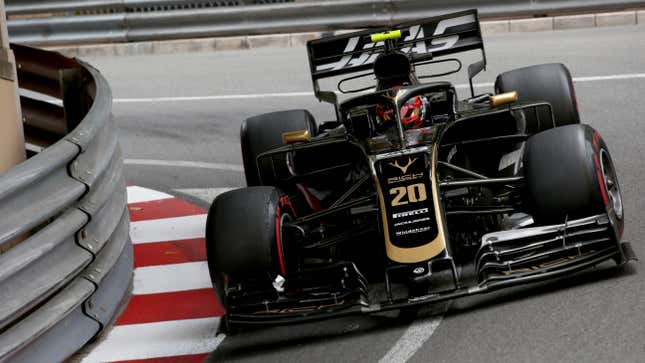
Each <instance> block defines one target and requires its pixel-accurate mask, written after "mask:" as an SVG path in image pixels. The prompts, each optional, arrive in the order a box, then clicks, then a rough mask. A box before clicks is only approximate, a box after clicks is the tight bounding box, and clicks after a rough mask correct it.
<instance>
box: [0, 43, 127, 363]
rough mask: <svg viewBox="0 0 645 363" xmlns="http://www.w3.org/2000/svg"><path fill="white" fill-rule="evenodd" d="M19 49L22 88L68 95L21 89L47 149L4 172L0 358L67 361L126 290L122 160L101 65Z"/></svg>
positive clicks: (30, 137) (33, 133)
mask: <svg viewBox="0 0 645 363" xmlns="http://www.w3.org/2000/svg"><path fill="white" fill-rule="evenodd" d="M12 49H13V51H14V53H15V55H16V65H17V68H18V81H19V84H20V87H21V93H23V92H24V90H28V91H32V92H37V93H38V94H40V95H47V96H48V97H50V98H51V97H53V98H55V99H56V100H58V101H61V102H51V100H49V101H42V100H39V99H37V98H36V94H33V93H32V94H33V95H34V98H32V97H26V96H23V97H21V104H22V108H23V115H24V118H25V134H26V135H25V136H26V139H27V142H29V143H32V144H37V145H40V146H41V147H45V148H44V149H43V151H42V152H40V153H38V154H36V155H33V156H32V157H30V158H29V159H28V160H27V161H25V162H23V163H22V164H19V165H17V166H16V167H14V168H12V169H10V170H9V171H7V172H5V173H2V174H0V215H1V216H2V218H0V362H55V361H62V360H63V359H65V358H66V357H68V356H69V355H71V354H73V353H74V352H76V350H78V349H79V348H81V347H82V346H83V345H84V344H85V343H86V342H88V341H89V340H90V339H92V338H93V337H94V336H96V335H97V334H98V333H99V332H101V331H102V329H103V328H104V327H105V326H106V325H108V324H109V323H110V321H111V320H112V319H113V317H114V316H115V315H116V312H117V308H118V306H119V304H120V302H121V301H122V300H123V299H124V298H125V297H126V296H127V294H128V293H129V286H130V284H131V280H132V260H133V257H132V245H131V243H130V237H129V215H128V209H127V203H126V186H125V181H124V178H123V162H122V157H121V151H120V148H119V146H118V142H117V135H116V130H115V126H114V123H113V120H112V117H111V108H112V96H111V92H110V88H109V86H108V84H107V82H106V80H105V79H104V78H103V77H102V76H101V74H100V73H99V72H98V71H96V70H95V69H93V68H92V67H90V66H89V65H87V64H84V63H82V62H79V61H76V60H73V59H69V58H65V57H63V56H62V55H60V54H58V53H53V52H46V51H42V50H38V49H34V48H28V47H24V46H16V45H13V46H12ZM40 98H42V97H40ZM16 241H19V242H16Z"/></svg>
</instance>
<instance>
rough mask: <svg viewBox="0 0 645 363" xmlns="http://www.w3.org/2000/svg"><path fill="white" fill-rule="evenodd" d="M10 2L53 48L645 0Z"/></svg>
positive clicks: (26, 37)
mask: <svg viewBox="0 0 645 363" xmlns="http://www.w3.org/2000/svg"><path fill="white" fill-rule="evenodd" d="M6 2H7V13H8V14H9V15H10V17H11V18H10V20H9V21H8V26H9V35H10V37H11V39H12V40H13V41H14V42H17V43H25V44H46V45H57V44H82V43H105V42H133V41H149V40H168V39H182V38H183V39H185V38H199V37H218V36H235V35H258V34H274V33H297V32H315V31H327V30H342V29H357V28H364V27H373V26H388V25H392V24H397V23H400V22H403V21H407V20H412V19H419V18H423V17H429V16H433V15H438V14H441V13H448V12H453V11H459V10H464V9H472V8H477V9H479V13H480V15H482V16H483V17H498V16H504V17H507V16H534V15H544V14H553V13H554V12H555V13H560V12H571V11H575V12H580V11H597V10H620V9H625V8H629V7H631V8H633V7H639V6H643V5H645V0H324V1H323V0H319V1H307V2H295V3H286V4H263V5H246V6H233V7H203V6H199V4H202V3H213V1H211V2H208V1H206V2H203V1H202V2H200V1H185V2H181V1H176V0H93V1H79V0H54V1H43V0H6ZM267 2H268V1H267ZM181 4H184V5H181ZM186 4H188V5H194V6H187V5H186ZM33 14H38V15H39V16H38V17H33ZM25 15H27V16H25Z"/></svg>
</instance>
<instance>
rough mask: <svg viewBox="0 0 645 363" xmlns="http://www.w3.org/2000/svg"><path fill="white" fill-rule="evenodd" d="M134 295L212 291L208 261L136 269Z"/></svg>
mask: <svg viewBox="0 0 645 363" xmlns="http://www.w3.org/2000/svg"><path fill="white" fill-rule="evenodd" d="M132 284H133V287H132V293H133V294H134V295H146V294H160V293H165V292H175V291H186V290H198V289H207V288H208V289H210V288H212V287H213V285H212V284H211V279H210V275H209V274H208V263H207V262H206V261H200V262H187V263H177V264H173V265H160V266H147V267H138V268H136V269H134V278H133V282H132Z"/></svg>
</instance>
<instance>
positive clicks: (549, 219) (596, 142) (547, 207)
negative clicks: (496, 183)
mask: <svg viewBox="0 0 645 363" xmlns="http://www.w3.org/2000/svg"><path fill="white" fill-rule="evenodd" d="M523 162H524V168H525V169H524V170H525V177H526V181H527V189H528V190H527V192H528V201H527V204H528V205H529V208H530V209H531V214H532V215H533V218H534V219H535V221H536V222H538V223H540V224H555V223H563V222H564V221H565V219H568V220H572V219H577V218H584V217H589V216H593V215H596V214H601V213H605V212H606V213H607V214H608V216H609V218H610V220H611V221H612V225H613V227H614V230H615V232H616V233H617V237H620V235H621V234H622V229H623V219H624V217H623V213H624V212H623V203H622V197H621V193H620V186H619V184H618V178H617V174H616V169H615V167H614V163H613V161H612V159H611V155H610V154H609V149H608V148H607V145H606V144H605V142H604V141H603V139H602V138H601V137H600V135H599V134H598V132H597V131H596V130H594V129H593V128H591V127H590V126H588V125H568V126H563V127H558V128H555V129H550V130H546V131H543V132H540V133H539V134H536V135H533V136H532V137H530V138H529V139H528V141H527V143H526V148H525V153H524V161H523Z"/></svg>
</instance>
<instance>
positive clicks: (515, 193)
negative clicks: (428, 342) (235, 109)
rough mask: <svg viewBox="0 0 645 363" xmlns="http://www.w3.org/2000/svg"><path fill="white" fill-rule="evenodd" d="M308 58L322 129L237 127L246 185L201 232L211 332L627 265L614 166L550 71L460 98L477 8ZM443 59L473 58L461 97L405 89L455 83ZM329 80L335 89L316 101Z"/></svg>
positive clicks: (317, 47) (474, 69)
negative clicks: (216, 320) (325, 105)
mask: <svg viewBox="0 0 645 363" xmlns="http://www.w3.org/2000/svg"><path fill="white" fill-rule="evenodd" d="M307 50H308V54H309V62H310V68H311V75H312V79H313V84H314V91H315V95H316V96H317V97H318V99H319V100H321V101H325V102H329V103H331V104H332V105H333V106H334V107H335V112H336V115H337V119H336V120H334V121H328V122H323V123H316V121H315V120H314V118H313V117H312V115H311V114H310V113H309V112H307V111H305V110H290V111H283V112H275V113H269V114H264V115H260V116H256V117H251V118H249V119H247V120H245V121H244V123H243V125H242V129H241V144H242V154H243V160H244V169H245V175H246V180H247V183H248V187H247V188H242V189H238V190H234V191H230V192H227V193H224V194H221V195H219V196H218V197H217V198H216V199H215V201H214V202H213V204H212V206H211V208H210V211H209V213H208V221H207V226H206V240H207V252H208V263H209V268H210V273H211V277H212V280H213V283H214V287H215V290H216V293H217V295H218V297H219V298H220V300H221V301H222V303H223V305H224V307H225V308H226V316H225V319H224V320H223V321H224V324H223V328H224V329H231V328H233V327H238V326H241V325H265V324H291V323H297V322H306V321H312V320H318V319H324V318H329V317H339V316H346V315H351V314H370V313H375V312H381V311H386V310H393V309H406V310H407V308H414V307H418V306H421V305H423V304H430V303H435V302H439V301H445V300H449V299H454V298H458V297H463V296H467V295H473V294H480V293H485V292H490V291H493V290H497V289H501V288H505V287H509V286H513V285H518V284H525V283H530V282H535V281H539V280H545V279H549V278H553V277H557V276H561V275H566V274H570V273H572V272H574V271H578V270H581V269H584V268H587V267H590V266H594V265H596V264H598V263H600V262H602V261H605V260H613V261H615V262H616V263H617V264H619V265H621V264H624V263H626V262H628V261H629V260H631V259H634V258H635V256H634V253H633V251H632V249H631V247H630V245H629V244H628V243H625V242H621V237H622V234H623V224H624V215H623V203H622V199H621V192H620V187H619V183H618V179H617V175H616V169H615V167H614V164H613V162H612V159H611V157H610V154H609V150H608V148H607V146H606V145H605V142H604V141H603V139H602V138H601V137H600V135H599V134H598V132H596V131H595V130H594V129H593V128H591V127H590V126H588V125H584V124H581V123H580V118H579V115H578V108H577V103H576V96H575V92H574V87H573V83H572V78H571V75H570V73H569V71H568V70H567V68H566V67H565V66H564V65H562V64H543V65H536V66H530V67H526V68H521V69H516V70H512V71H509V72H506V73H502V74H500V75H499V76H498V77H497V79H496V82H495V92H494V93H491V94H476V93H475V92H474V88H473V77H475V76H476V75H477V74H478V73H480V72H481V71H482V70H484V69H485V67H486V57H485V52H484V46H483V41H482V35H481V31H480V26H479V21H478V15H477V11H475V10H471V11H465V12H460V13H455V14H449V15H445V16H440V17H435V18H430V19H425V20H422V21H418V22H415V23H409V24H402V25H399V26H395V27H393V28H389V29H379V30H378V31H369V30H368V31H360V32H355V33H349V34H343V35H339V36H333V37H326V38H322V39H318V40H313V41H310V42H308V44H307ZM459 52H469V53H470V54H473V53H475V55H477V58H476V59H478V60H476V61H475V62H474V63H473V64H471V65H469V66H468V67H467V73H468V80H469V82H470V95H469V96H468V98H465V99H458V95H457V90H456V87H455V85H453V84H452V83H449V82H445V81H431V82H421V80H423V79H428V78H436V77H442V76H447V75H448V74H451V73H455V72H457V71H459V70H460V69H461V68H462V63H461V61H460V60H459V59H457V58H450V55H452V54H455V53H459ZM423 67H425V68H427V69H430V70H434V73H433V74H429V75H422V74H420V73H421V72H420V71H419V69H421V68H423ZM446 68H448V69H447V70H446ZM361 72H362V73H361ZM348 74H350V75H349V76H348ZM334 77H336V78H338V77H346V78H342V79H341V80H340V81H339V82H338V84H337V88H338V90H335V91H323V90H321V86H320V83H321V81H328V80H330V79H333V78H334ZM361 80H363V81H367V83H368V85H367V86H366V87H354V89H349V87H348V86H347V84H348V83H351V82H358V81H361ZM347 93H355V94H356V95H354V97H351V98H346V99H345V100H343V101H340V100H339V98H341V97H343V96H344V95H346V94H347Z"/></svg>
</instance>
